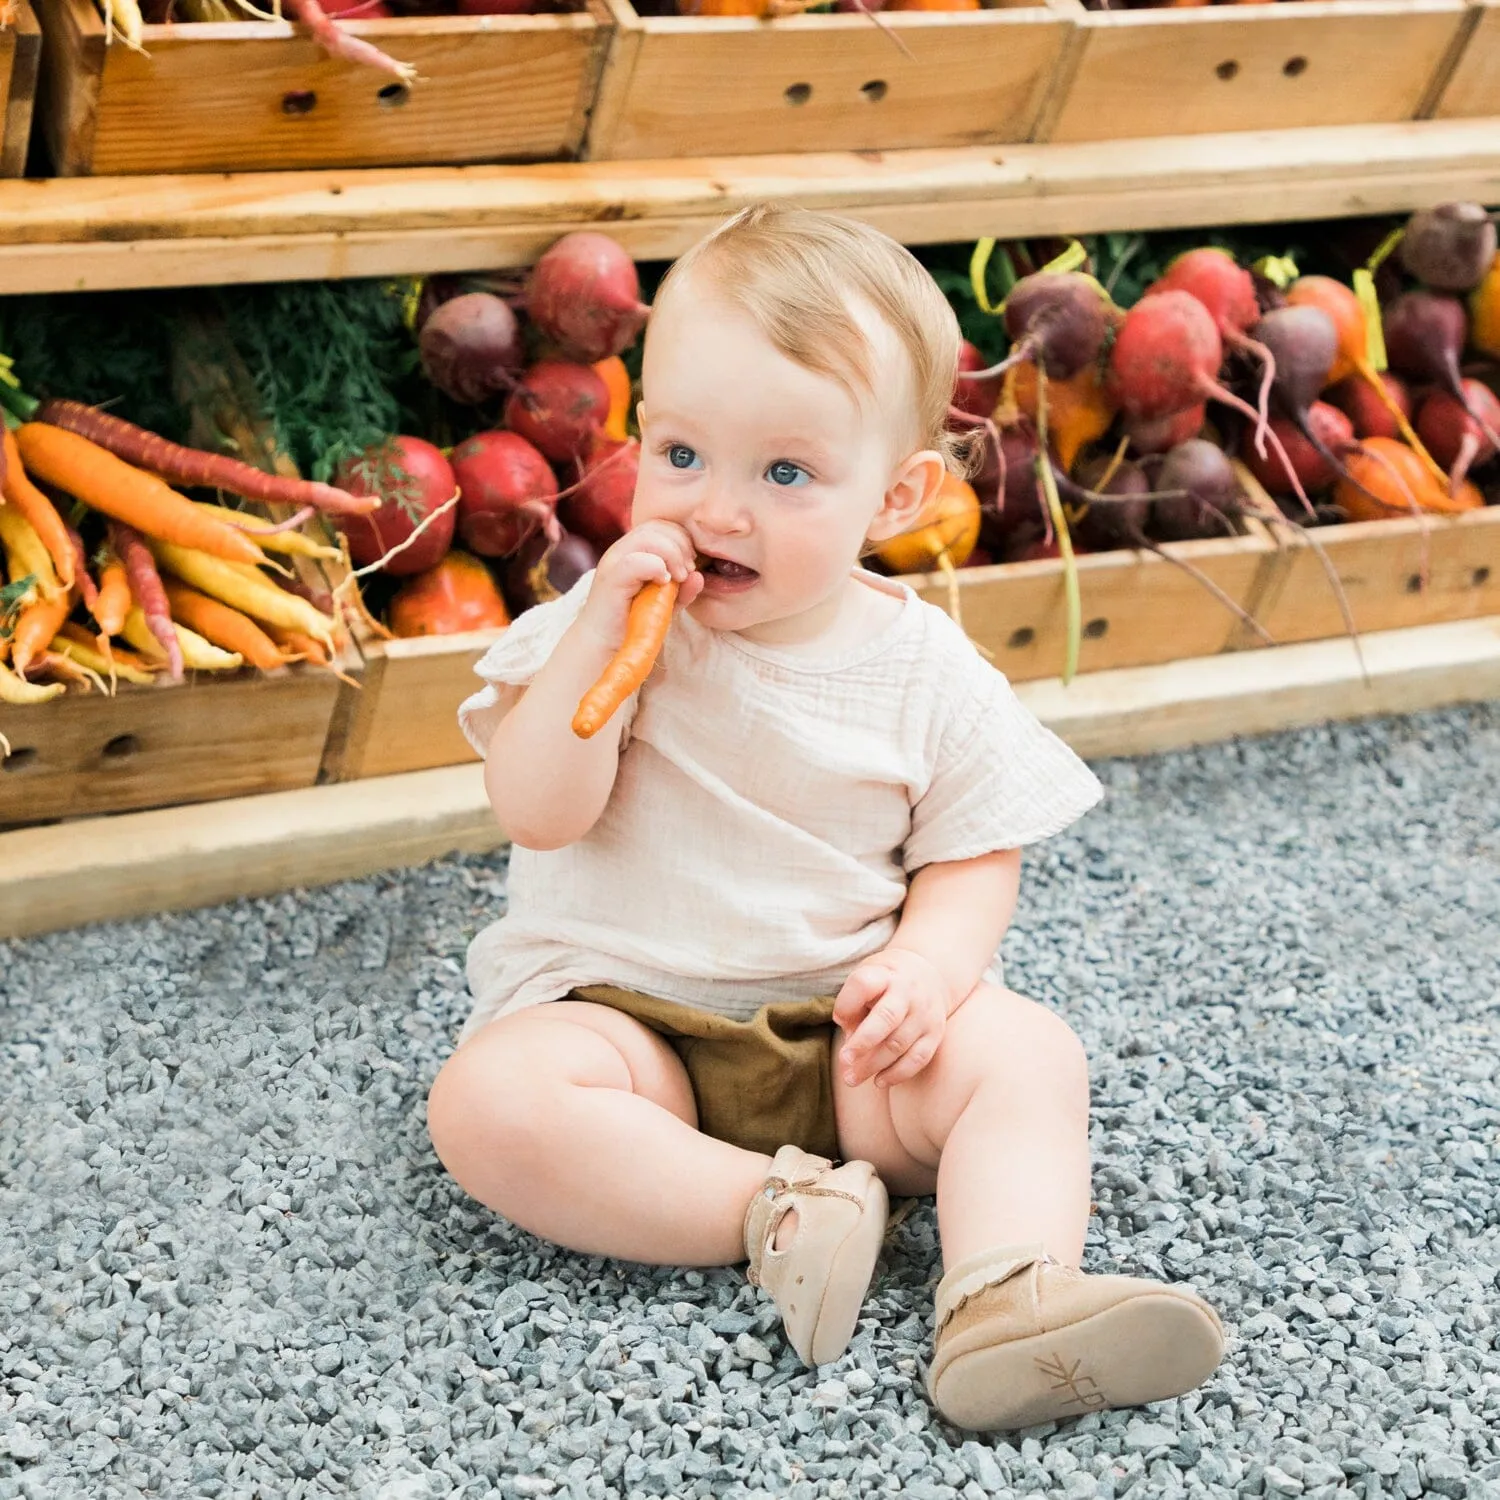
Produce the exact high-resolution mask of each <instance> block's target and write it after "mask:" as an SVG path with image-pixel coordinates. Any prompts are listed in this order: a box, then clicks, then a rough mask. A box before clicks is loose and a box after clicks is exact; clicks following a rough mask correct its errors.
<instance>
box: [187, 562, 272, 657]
mask: <svg viewBox="0 0 1500 1500" xmlns="http://www.w3.org/2000/svg"><path fill="white" fill-rule="evenodd" d="M162 587H163V588H164V589H165V590H166V592H167V604H168V605H169V606H170V608H171V611H172V618H173V619H174V620H176V621H178V622H179V623H181V624H183V625H186V626H188V627H189V628H190V629H193V630H196V631H197V632H198V634H199V635H201V636H202V637H203V639H204V640H206V641H209V642H210V643H212V644H213V645H215V646H222V647H223V648H224V650H226V651H238V652H239V654H240V655H241V656H243V657H244V658H245V660H246V661H247V662H249V663H250V665H251V666H252V667H259V668H260V669H261V671H262V672H274V671H276V670H277V669H278V668H279V667H284V666H286V665H287V661H288V658H287V657H286V656H284V655H283V654H282V652H281V650H280V649H279V648H278V646H277V645H276V642H275V641H273V640H272V639H271V637H270V636H268V635H267V634H266V633H265V631H264V630H262V629H261V628H260V626H259V625H257V624H256V623H255V621H254V620H252V619H251V618H250V617H249V615H242V614H241V613H240V612H239V610H237V609H231V608H230V607H229V606H228V605H227V604H221V603H220V602H219V601H218V600H217V599H210V598H209V597H208V595H207V594H200V593H199V592H198V590H197V589H190V588H189V587H188V586H187V585H186V584H185V583H178V582H177V580H176V579H174V578H168V579H164V580H163V583H162Z"/></svg>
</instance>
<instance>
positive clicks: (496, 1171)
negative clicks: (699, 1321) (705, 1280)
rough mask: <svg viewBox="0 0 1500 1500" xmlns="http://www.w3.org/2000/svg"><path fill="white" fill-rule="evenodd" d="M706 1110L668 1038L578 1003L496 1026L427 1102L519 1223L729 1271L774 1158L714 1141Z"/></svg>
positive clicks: (471, 1176) (628, 1255)
mask: <svg viewBox="0 0 1500 1500" xmlns="http://www.w3.org/2000/svg"><path fill="white" fill-rule="evenodd" d="M697 1118H698V1116H697V1109H696V1107H695V1105H694V1103H693V1091H692V1087H691V1085H690V1084H689V1082H688V1077H687V1073H686V1072H685V1071H684V1069H683V1066H682V1063H681V1062H680V1061H679V1059H678V1057H677V1054H676V1053H675V1052H673V1051H672V1049H671V1048H670V1047H669V1046H668V1045H667V1044H666V1042H664V1041H663V1040H662V1039H661V1038H660V1037H659V1036H657V1035H656V1033H655V1032H653V1031H651V1030H650V1029H649V1028H648V1027H646V1026H643V1025H642V1024H641V1023H640V1022H639V1021H637V1020H635V1019H634V1017H632V1016H627V1015H624V1014H622V1013H621V1012H619V1011H616V1010H612V1009H610V1008H609V1007H608V1006H603V1005H592V1004H589V1003H588V1002H586V1001H580V1000H556V1001H552V1002H550V1003H548V1004H546V1005H538V1006H533V1007H531V1008H529V1009H527V1010H522V1011H518V1012H516V1013H514V1014H512V1015H509V1016H505V1017H502V1018H501V1019H500V1020H498V1021H494V1022H491V1023H490V1024H489V1025H488V1026H486V1027H485V1028H484V1029H483V1030H482V1031H480V1032H478V1033H476V1034H475V1035H474V1036H473V1037H471V1038H470V1039H469V1040H468V1041H467V1042H466V1043H465V1044H464V1045H463V1046H462V1047H460V1048H459V1049H458V1051H457V1052H455V1053H454V1054H453V1056H452V1057H450V1058H449V1059H448V1061H447V1062H446V1063H445V1064H444V1065H443V1068H442V1070H441V1071H440V1072H439V1074H438V1076H437V1078H436V1079H435V1080H434V1081H433V1085H432V1092H431V1094H430V1095H429V1096H428V1100H427V1125H428V1130H429V1132H430V1133H431V1136H432V1142H433V1146H434V1147H435V1148H436V1150H437V1154H438V1158H439V1160H441V1161H442V1163H443V1165H444V1166H445V1167H446V1168H447V1169H448V1171H449V1172H451V1173H452V1174H453V1177H454V1178H455V1180H456V1181H457V1182H458V1184H459V1186H460V1187H462V1188H463V1189H464V1190H465V1191H466V1192H468V1193H470V1194H471V1195H472V1196H473V1197H475V1198H477V1199H478V1200H479V1201H480V1202H481V1203H483V1204H485V1205H486V1206H487V1207H489V1208H492V1209H494V1210H495V1211H496V1212H497V1213H500V1214H503V1215H504V1216H505V1217H506V1218H508V1219H510V1220H511V1221H512V1222H513V1223H515V1224H519V1225H520V1226H521V1227H522V1228H523V1229H527V1230H530V1231H531V1233H533V1234H536V1235H540V1236H541V1237H542V1238H544V1239H548V1240H551V1241H553V1242H554V1243H556V1244H559V1245H565V1246H566V1247H567V1248H569V1249H570V1250H578V1251H582V1252H583V1253H585V1254H590V1255H610V1256H617V1257H619V1258H621V1259H623V1260H634V1261H644V1262H648V1263H651V1264H654V1265H695V1266H710V1265H732V1264H734V1263H735V1262H737V1261H742V1260H744V1258H745V1241H744V1221H745V1210H746V1207H747V1205H748V1204H749V1202H750V1199H751V1198H752V1197H753V1196H754V1195H755V1194H756V1193H757V1192H758V1191H759V1190H760V1188H761V1185H762V1183H763V1182H764V1180H765V1177H766V1174H767V1172H768V1171H769V1170H770V1167H771V1158H770V1157H769V1156H762V1155H759V1154H758V1153H756V1152H753V1151H742V1150H741V1149H740V1148H739V1147H738V1146H731V1145H728V1144H727V1143H726V1142H724V1141H719V1140H715V1139H714V1138H713V1137H711V1136H707V1135H704V1134H703V1133H702V1132H701V1131H699V1130H698V1128H697Z"/></svg>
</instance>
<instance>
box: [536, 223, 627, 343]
mask: <svg viewBox="0 0 1500 1500" xmlns="http://www.w3.org/2000/svg"><path fill="white" fill-rule="evenodd" d="M526 311H527V312H528V313H529V314H530V316H531V321H532V322H533V323H535V324H536V326H537V327H538V328H539V329H540V330H541V332H542V333H543V334H544V335H545V336H546V337H547V338H549V339H550V340H551V341H552V342H553V343H554V344H556V345H557V347H558V349H559V350H560V351H561V352H562V353H563V355H564V356H565V357H567V358H568V359H574V360H579V361H581V362H582V363H584V364H595V363H597V362H598V361H599V360H601V359H608V358H609V356H610V355H612V354H619V353H620V352H621V351H622V350H624V349H628V348H629V347H630V345H631V344H633V343H634V342H635V340H636V338H637V336H638V335H639V334H640V331H641V329H642V328H644V327H645V326H646V319H647V317H648V316H649V315H650V312H651V309H650V308H649V307H647V306H646V305H645V304H644V303H643V302H642V301H641V283H640V278H639V277H638V276H637V275H636V270H635V262H634V261H633V260H631V258H630V257H629V256H628V255H627V254H626V253H625V252H624V251H623V250H622V249H621V248H620V247H619V246H618V245H617V244H616V243H615V242H614V241H613V240H612V239H610V237H609V236H608V235H607V234H595V233H593V232H592V231H588V230H584V231H582V232H579V233H576V234H565V235H564V236H563V237H562V238H561V239H560V240H558V241H557V243H556V244H555V245H553V246H552V247H551V249H549V250H548V251H547V252H546V254H545V255H543V256H542V258H541V259H540V260H539V261H538V262H537V263H536V268H535V269H534V270H533V271H532V273H531V283H530V286H529V287H528V288H527V292H526Z"/></svg>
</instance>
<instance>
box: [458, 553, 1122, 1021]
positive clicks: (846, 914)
mask: <svg viewBox="0 0 1500 1500" xmlns="http://www.w3.org/2000/svg"><path fill="white" fill-rule="evenodd" d="M855 576H856V577H858V578H859V579H861V580H862V581H864V582H866V583H868V584H869V585H870V586H871V587H874V588H878V589H883V590H885V591H886V592H888V593H891V594H894V595H896V596H897V597H899V599H900V600H901V608H900V611H899V612H898V613H897V614H896V615H895V617H894V618H893V619H892V620H891V622H890V623H889V624H888V625H886V626H884V627H883V628H881V629H879V630H878V631H877V632H876V633H874V634H872V635H871V636H870V637H869V638H868V639H866V640H863V641H862V642H860V643H859V644H858V645H855V646H853V647H852V648H845V649H842V650H839V651H836V652H833V653H831V654H826V655H823V656H817V655H809V654H805V652H806V648H804V650H803V652H798V653H793V652H789V651H783V650H778V649H776V648H773V647H769V646H764V645H758V644H756V643H754V642H751V641H747V640H744V639H743V638H741V637H740V636H738V635H736V634H733V633H729V632H722V631H714V630H710V629H708V628H707V627H705V626H702V625H699V624H698V623H697V622H696V621H694V620H693V618H692V617H691V616H690V615H688V614H685V613H679V614H678V615H677V616H676V618H675V619H674V621H673V623H672V628H671V631H670V632H669V633H668V636H667V640H666V644H665V646H664V647H663V649H662V653H661V656H660V658H659V660H658V664H657V667H656V670H655V672H654V673H653V675H652V676H651V678H650V679H649V680H648V681H647V683H646V684H645V686H644V687H643V688H642V689H641V690H640V691H639V692H638V693H636V694H635V695H634V697H633V698H631V700H630V701H629V702H628V703H627V704H626V705H625V706H624V707H623V708H622V709H621V710H620V714H621V715H622V721H621V727H622V730H623V736H622V737H623V748H622V751H621V755H620V768H619V775H618V778H617V779H616V781H615V785H614V789H613V791H612V792H611V794H610V798H609V802H608V804H607V805H606V806H605V809H604V811H603V813H602V814H601V815H600V817H599V820H598V822H597V823H595V825H594V826H593V828H592V829H590V830H589V832H588V833H587V834H586V835H585V836H584V837H583V838H581V839H579V840H577V841H576V842H575V843H572V844H569V845H568V846H567V847H566V848H563V849H554V850H548V851H546V852H537V851H535V850H530V849H523V848H520V847H519V846H515V847H513V848H512V850H511V856H510V875H509V880H508V884H507V895H508V903H507V913H506V915H505V916H504V917H502V918H500V920H498V921H496V922H494V923H493V924H491V925H490V926H488V927H486V928H484V929H483V930H482V931H480V932H479V933H478V935H477V936H476V937H475V938H474V940H473V942H472V943H471V944H470V946H469V953H468V979H469V987H470V989H471V991H472V993H473V996H474V1006H473V1010H472V1012H471V1014H470V1016H469V1018H468V1021H467V1022H466V1023H465V1025H464V1027H463V1029H462V1031H461V1032H460V1033H459V1040H460V1041H463V1040H464V1039H466V1038H467V1037H469V1036H470V1035H472V1034H473V1033H474V1032H475V1031H476V1030H478V1029H479V1028H480V1027H481V1026H483V1025H485V1024H486V1023H487V1022H488V1021H491V1020H493V1019H495V1018H496V1017H499V1016H502V1015H506V1014H508V1013H509V1012H511V1011H515V1010H519V1009H521V1008H522V1007H524V1006H528V1005H536V1004H539V1003H541V1002H543V1001H547V1000H556V999H560V998H561V997H563V996H565V995H566V994H567V993H568V992H569V991H570V990H572V989H573V988H575V987H576V986H579V985H585V984H613V985H619V986H622V987H623V988H626V989H631V990H637V991H640V992H643V993H645V994H649V995H654V996H656V997H657V998H659V999H663V1000H672V1001H676V1002H678V1003H680V1004H684V1005H692V1006H697V1007H700V1008H702V1009H706V1010H711V1011H717V1012H719V1013H721V1014H723V1015H727V1016H731V1017H734V1018H736V1019H743V1018H745V1017H748V1016H750V1015H752V1014H754V1012H755V1011H756V1010H757V1009H759V1008H760V1007H761V1006H762V1005H766V1004H768V1003H770V1002H773V1001H781V1000H805V999H808V998H810V997H812V996H815V995H832V994H836V993H837V992H838V990H839V989H840V987H841V986H842V985H843V982H844V980H845V979H846V978H847V977H848V974H849V971H850V970H851V969H852V968H854V966H855V965H856V964H858V963H859V962H860V960H861V959H864V958H867V957H868V956H869V955H870V954H872V953H875V952H877V951H878V950H879V949H881V948H883V947H884V946H885V945H886V944H887V943H888V942H889V941H890V939H891V936H892V934H893V933H894V932H895V930H896V922H897V918H898V916H899V914H900V910H901V904H902V902H903V900H904V899H905V896H906V886H907V881H908V879H909V878H910V876H911V875H912V874H913V873H914V872H915V871H917V870H919V869H921V867H922V866H923V865H926V864H930V863H933V862H936V861H940V860H960V859H969V858H972V857H973V856H975V855H979V854H986V853H989V852H991V851H993V850H996V849H1011V848H1016V847H1018V846H1020V845H1022V844H1029V843H1032V842H1034V841H1036V840H1038V839H1043V838H1046V837H1047V836H1048V835H1050V834H1054V833H1057V832H1058V831H1059V830H1060V829H1062V828H1064V827H1066V826H1067V825H1068V824H1069V823H1071V822H1073V821H1074V819H1076V818H1078V817H1079V816H1081V815H1082V814H1083V813H1084V812H1086V811H1087V810H1088V809H1089V808H1090V807H1092V806H1093V805H1094V804H1095V803H1096V802H1097V801H1098V800H1099V798H1100V797H1101V796H1102V795H1103V789H1102V788H1101V786H1100V784H1099V782H1098V780H1097V779H1096V778H1095V776H1094V774H1093V773H1092V772H1091V771H1090V770H1089V769H1088V767H1087V766H1085V765H1084V764H1083V762H1082V761H1081V760H1079V759H1078V757H1077V756H1076V755H1074V753H1073V752H1072V751H1071V750H1070V749H1068V747H1067V746H1066V745H1064V744H1063V742H1062V741H1061V740H1059V739H1058V738H1057V737H1056V736H1055V735H1054V734H1052V733H1051V731H1050V730H1048V729H1046V728H1045V727H1043V725H1042V724H1040V723H1039V722H1038V721H1037V719H1036V718H1035V717H1034V716H1033V715H1032V714H1031V713H1030V712H1029V711H1028V710H1027V709H1026V708H1024V707H1023V706H1022V705H1021V703H1020V702H1019V701H1018V700H1017V698H1016V696H1015V694H1014V693H1013V692H1012V691H1011V688H1010V684H1009V683H1008V682H1007V681H1006V679H1005V677H1004V676H1003V675H1002V674H1001V673H1000V672H998V671H996V670H995V668H994V667H992V666H990V665H989V664H988V663H987V662H985V661H984V660H983V658H982V657H980V655H979V653H978V652H977V651H976V650H975V649H974V647H973V645H972V644H971V643H970V641H969V640H968V638H967V637H966V636H965V635H964V633H963V631H962V630H961V629H960V628H959V627H958V626H957V625H955V624H954V622H953V621H952V620H951V619H949V617H948V616H947V615H946V614H945V613H944V612H943V611H942V610H940V609H938V608H936V607H935V606H933V605H930V604H926V603H924V602H923V601H922V600H921V599H919V598H918V597H917V595H916V594H915V593H914V592H913V591H912V590H911V589H910V588H909V587H908V586H907V585H906V584H904V583H900V582H899V581H897V580H894V579H887V578H882V577H879V576H878V575H876V574H873V573H868V572H865V571H864V570H859V571H857V573H856V575H855ZM593 577H594V575H593V574H592V573H590V574H588V575H587V576H585V577H584V578H583V579H581V580H580V581H579V582H578V583H577V584H575V585H574V587H573V588H572V589H571V590H570V591H569V592H568V593H566V594H564V595H563V596H562V597H561V598H560V599H556V600H553V601H551V602H550V603H547V604H542V605H537V606H535V607H533V608H532V609H529V610H527V611H525V612H524V613H523V614H521V615H520V616H519V617H518V618H517V619H516V621H515V623H514V624H513V625H511V626H510V627H509V628H508V629H507V630H506V631H505V633H504V634H503V635H502V636H501V637H500V639H499V640H498V641H497V642H496V643H495V644H494V646H492V647H491V648H490V650H489V651H488V653H487V654H486V655H485V656H484V658H483V659H482V660H481V661H480V663H479V665H478V667H477V668H476V670H477V672H478V674H479V676H480V677H481V678H483V679H484V681H485V683H486V686H485V687H484V688H483V689H481V690H480V691H479V692H477V693H475V694H474V695H473V697H471V698H469V699H467V700H466V701H465V702H464V703H463V704H462V706H461V707H460V708H459V723H460V725H461V727H462V729H463V731H464V733H465V735H466V736H467V737H468V739H469V742H470V743H471V744H472V745H473V746H474V748H475V749H476V750H477V751H478V752H479V753H480V754H481V755H483V754H484V753H485V751H486V748H487V747H488V744H489V740H490V737H491V736H492V735H493V733H494V731H495V727H496V726H497V725H498V723H499V722H500V720H501V718H502V717H503V716H504V714H505V713H506V711H507V710H508V709H509V708H510V707H511V706H512V705H513V704H514V702H515V699H516V697H517V696H518V694H517V692H516V691H515V690H516V689H518V688H520V687H523V686H524V685H525V684H527V683H529V682H530V681H531V679H532V677H533V676H534V675H535V674H536V672H537V671H538V670H539V669H540V667H541V666H542V664H543V662H545V661H546V660H547V657H548V655H549V654H550V653H551V651H552V650H553V648H554V647H555V646H556V644H557V642H558V641H559V640H560V639H561V638H562V636H563V633H564V632H565V631H566V630H567V629H568V627H569V626H570V625H571V624H572V623H573V621H574V620H575V619H576V618H577V616H578V613H579V610H580V609H581V608H582V606H583V602H584V600H585V599H586V598H587V597H588V592H589V588H590V587H591V585H592V583H593ZM987 977H989V978H991V979H994V980H997V981H998V979H999V966H998V959H997V960H996V962H995V963H994V964H992V966H991V968H990V969H989V971H988V973H987Z"/></svg>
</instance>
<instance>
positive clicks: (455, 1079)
mask: <svg viewBox="0 0 1500 1500" xmlns="http://www.w3.org/2000/svg"><path fill="white" fill-rule="evenodd" d="M525 1052H526V1048H525V1047H524V1045H520V1046H516V1045H509V1046H506V1047H505V1048H503V1049H502V1048H499V1047H496V1046H494V1045H491V1038H489V1037H487V1036H485V1035H484V1034H481V1035H480V1036H478V1037H476V1038H474V1040H473V1041H472V1042H470V1043H469V1044H468V1045H467V1046H464V1047H460V1048H459V1049H458V1051H457V1052H455V1053H454V1054H453V1055H452V1056H451V1057H450V1058H449V1059H448V1061H447V1062H445V1063H444V1064H443V1066H442V1067H441V1069H439V1071H438V1075H437V1077H436V1078H434V1079H433V1081H432V1088H431V1089H430V1090H429V1091H428V1094H427V1134H428V1136H429V1137H430V1138H431V1140H432V1147H433V1150H434V1151H436V1152H437V1157H438V1160H439V1161H440V1162H442V1164H443V1165H444V1166H445V1167H446V1168H447V1169H448V1171H449V1172H451V1173H452V1174H453V1176H454V1177H456V1178H458V1179H459V1181H460V1182H462V1181H463V1180H464V1177H465V1175H466V1174H465V1168H466V1166H467V1164H468V1163H470V1162H471V1161H474V1160H475V1159H476V1158H477V1157H480V1156H483V1157H485V1158H487V1159H489V1160H492V1161H493V1160H494V1159H496V1157H497V1156H500V1157H502V1159H503V1158H504V1157H511V1158H514V1157H515V1156H516V1155H518V1154H524V1152H525V1148H526V1140H527V1136H528V1134H529V1133H530V1132H531V1131H532V1130H534V1129H535V1128H536V1127H537V1126H538V1124H539V1123H540V1121H541V1120H542V1118H543V1117H544V1115H545V1109H544V1106H543V1101H542V1099H541V1097H540V1089H539V1085H540V1082H541V1077H540V1074H539V1072H538V1070H537V1069H536V1068H530V1067H528V1066H527V1065H526V1061H525Z"/></svg>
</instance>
